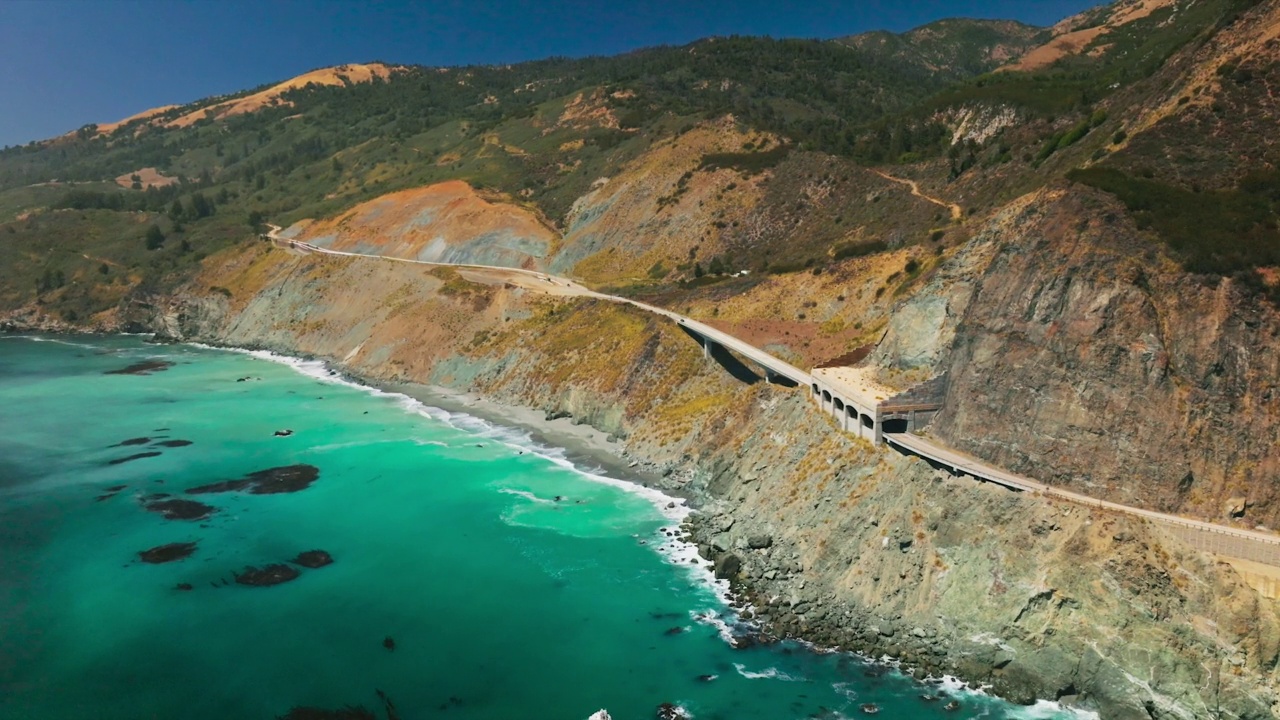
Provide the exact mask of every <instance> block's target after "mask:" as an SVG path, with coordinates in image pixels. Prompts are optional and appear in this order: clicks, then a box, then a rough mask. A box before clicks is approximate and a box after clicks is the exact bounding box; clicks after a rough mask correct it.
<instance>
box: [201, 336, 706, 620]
mask: <svg viewBox="0 0 1280 720" xmlns="http://www.w3.org/2000/svg"><path fill="white" fill-rule="evenodd" d="M191 344H192V345H194V346H196V347H201V348H205V349H208V350H225V351H229V352H236V353H240V354H242V355H249V356H250V357H254V358H257V359H259V360H266V361H269V362H274V363H278V364H281V365H286V366H288V367H290V368H292V369H293V370H295V371H296V372H298V373H301V374H303V375H306V376H307V377H310V378H313V379H315V380H318V381H320V382H324V383H330V384H333V385H344V386H346V387H349V388H353V389H356V390H360V391H361V392H365V393H368V394H370V395H373V396H375V397H385V398H388V399H391V400H393V401H394V402H396V404H398V405H399V406H400V407H402V408H403V409H404V410H406V411H407V412H410V413H414V414H417V415H420V416H422V417H425V418H429V419H431V420H436V421H438V422H442V423H444V424H446V425H448V426H450V427H453V428H456V429H458V430H462V431H464V432H467V433H469V434H471V435H474V436H477V437H479V438H482V439H485V440H489V441H492V442H497V443H500V444H503V445H506V446H507V447H509V448H511V449H514V450H517V451H520V452H524V453H530V454H531V455H534V456H536V457H540V458H542V459H544V460H546V461H548V462H550V463H552V464H553V465H556V466H558V467H561V468H564V469H566V470H569V471H572V472H574V473H577V474H578V475H580V476H582V477H584V478H586V479H588V480H591V481H593V482H596V483H600V484H602V485H609V486H611V487H615V488H618V489H620V490H623V491H625V492H628V493H631V494H633V495H638V496H640V497H642V498H644V499H645V500H648V501H649V502H650V503H651V504H652V505H653V506H654V508H655V509H657V511H658V512H659V513H660V514H662V516H663V517H665V518H666V519H667V520H668V521H670V522H671V523H672V524H671V525H668V526H667V527H664V528H662V530H661V531H660V535H659V536H658V537H657V540H658V542H654V543H653V546H654V547H655V548H656V549H657V550H658V552H659V553H660V554H661V555H662V556H663V557H665V558H666V559H667V560H668V561H670V562H671V563H672V564H675V565H679V566H680V567H682V568H684V569H685V570H686V571H688V572H689V573H690V574H692V575H693V577H694V578H695V579H696V580H697V581H699V582H700V583H703V584H705V585H706V586H707V587H710V588H711V589H712V591H713V592H714V594H715V596H716V598H717V599H718V600H719V602H720V604H721V607H728V606H729V604H730V598H729V583H728V581H726V580H717V579H716V577H715V574H714V572H713V571H712V570H713V568H712V564H711V563H710V562H708V561H706V560H704V559H703V558H702V557H701V556H699V555H698V548H697V547H696V546H695V545H693V544H692V543H688V542H685V541H683V540H680V539H679V538H678V537H672V536H671V535H676V534H678V533H679V525H680V523H681V522H683V521H684V519H685V518H687V517H688V516H689V514H690V513H691V512H692V510H691V509H690V508H689V507H688V505H687V504H686V503H685V500H684V498H677V497H673V496H670V495H667V494H665V493H663V492H662V491H660V490H656V489H654V488H650V487H646V486H644V485H640V484H638V483H634V482H629V481H626V480H619V479H618V478H613V477H609V476H608V475H606V474H605V473H604V471H602V470H599V469H598V468H596V469H593V468H584V467H580V466H578V465H577V464H575V463H574V462H573V461H571V460H569V459H568V457H566V455H565V451H564V450H563V449H561V448H554V447H548V446H546V445H542V444H541V443H538V442H536V441H534V440H533V438H532V437H531V436H530V435H529V433H528V432H525V431H522V430H518V429H515V428H510V427H505V426H502V425H497V424H494V423H491V422H489V421H487V420H484V419H482V418H478V417H475V416H474V415H468V414H466V413H460V412H450V411H448V410H444V409H442V408H438V407H433V406H431V405H427V404H425V403H423V402H421V401H420V400H417V399H415V398H412V397H410V396H408V395H405V394H404V393H395V392H388V391H386V390H382V389H379V388H375V387H370V386H368V385H362V384H360V383H357V382H354V381H351V380H348V379H347V378H345V377H343V376H342V375H341V374H339V373H337V372H336V371H334V370H332V369H331V368H329V366H328V365H326V364H325V363H324V362H323V361H321V360H304V359H302V358H296V357H290V356H288V355H281V354H279V353H274V352H270V351H268V350H244V349H240V348H219V347H213V346H210V345H204V344H201V343H191ZM668 532H670V533H671V535H668ZM699 616H700V617H701V619H702V621H704V622H707V623H709V624H711V625H714V626H716V627H717V628H718V629H720V631H721V633H720V634H721V635H722V636H723V637H724V638H725V639H726V641H729V640H730V639H731V636H730V634H729V632H728V626H727V624H725V623H724V621H723V620H721V619H720V615H719V610H717V609H708V610H706V611H704V612H702V613H699Z"/></svg>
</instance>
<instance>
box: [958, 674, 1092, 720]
mask: <svg viewBox="0 0 1280 720" xmlns="http://www.w3.org/2000/svg"><path fill="white" fill-rule="evenodd" d="M937 680H938V681H939V682H937V683H936V684H935V686H936V687H937V689H938V690H939V691H940V692H944V693H946V694H947V695H949V696H951V697H955V698H958V699H960V701H961V703H963V702H964V699H965V698H966V697H968V698H971V699H972V698H983V699H991V696H990V695H989V694H988V693H987V692H986V690H987V689H988V688H989V687H990V686H989V685H984V686H983V687H981V688H979V689H977V690H974V689H972V688H970V687H969V686H968V685H967V684H966V683H965V682H964V681H963V680H961V679H960V678H957V677H955V676H953V675H943V676H942V677H941V678H937ZM1004 711H1005V713H1006V715H1007V716H1008V717H1015V718H1025V719H1026V720H1053V719H1054V718H1063V717H1068V718H1075V719H1077V720H1098V714H1097V713H1095V712H1092V711H1089V710H1083V709H1080V708H1068V707H1063V706H1062V705H1061V704H1060V703H1056V702H1053V701H1052V700H1037V701H1036V702H1035V704H1034V705H1026V706H1010V707H1007V708H1004ZM986 714H988V713H987V711H986V710H984V711H983V714H981V715H977V716H976V717H984V716H985V715H986Z"/></svg>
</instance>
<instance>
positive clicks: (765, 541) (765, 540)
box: [747, 534, 773, 550]
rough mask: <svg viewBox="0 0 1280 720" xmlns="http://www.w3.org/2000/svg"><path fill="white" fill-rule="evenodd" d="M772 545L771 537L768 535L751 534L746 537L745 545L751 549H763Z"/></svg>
mask: <svg viewBox="0 0 1280 720" xmlns="http://www.w3.org/2000/svg"><path fill="white" fill-rule="evenodd" d="M772 545H773V538H772V537H771V536H769V535H763V534H761V535H751V536H750V537H748V538H747V547H749V548H751V549H752V550H764V549H765V548H767V547H770V546H772Z"/></svg>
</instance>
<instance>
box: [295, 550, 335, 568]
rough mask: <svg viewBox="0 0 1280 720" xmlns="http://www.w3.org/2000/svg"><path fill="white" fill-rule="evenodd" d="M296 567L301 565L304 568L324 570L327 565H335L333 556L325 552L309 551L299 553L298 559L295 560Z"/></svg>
mask: <svg viewBox="0 0 1280 720" xmlns="http://www.w3.org/2000/svg"><path fill="white" fill-rule="evenodd" d="M293 562H294V564H295V565H301V566H302V567H304V568H311V569H313V570H314V569H315V568H322V567H324V566H325V565H332V564H333V556H332V555H330V554H329V553H327V552H325V551H324V550H308V551H306V552H304V553H299V554H298V557H296V558H294V559H293Z"/></svg>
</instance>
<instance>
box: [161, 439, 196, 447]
mask: <svg viewBox="0 0 1280 720" xmlns="http://www.w3.org/2000/svg"><path fill="white" fill-rule="evenodd" d="M191 444H192V442H191V441H190V440H164V441H161V442H158V443H156V447H167V448H175V447H186V446H188V445H191Z"/></svg>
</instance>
